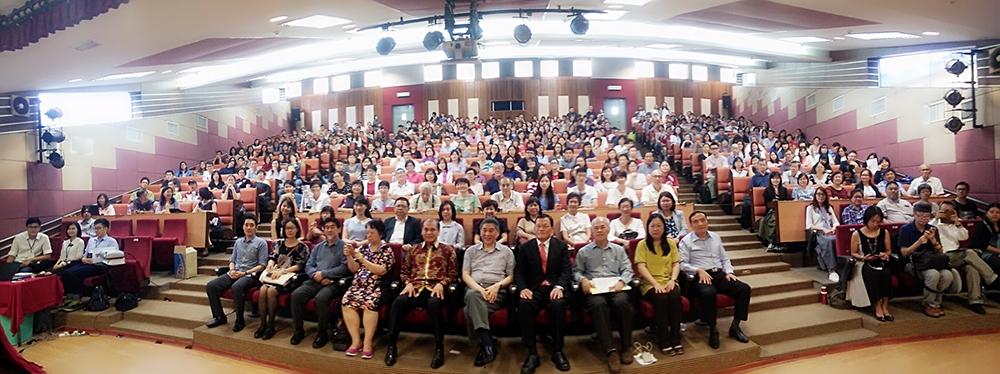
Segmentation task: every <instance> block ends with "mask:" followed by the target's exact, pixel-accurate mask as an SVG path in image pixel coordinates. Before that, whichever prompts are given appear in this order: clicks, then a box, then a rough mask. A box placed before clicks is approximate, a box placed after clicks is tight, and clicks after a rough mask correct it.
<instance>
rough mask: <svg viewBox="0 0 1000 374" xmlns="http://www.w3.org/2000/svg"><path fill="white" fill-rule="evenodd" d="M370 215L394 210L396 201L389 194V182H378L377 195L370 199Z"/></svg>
mask: <svg viewBox="0 0 1000 374" xmlns="http://www.w3.org/2000/svg"><path fill="white" fill-rule="evenodd" d="M371 201H372V213H385V212H387V211H388V210H389V208H392V209H395V204H396V200H393V198H392V195H390V194H389V182H386V181H381V182H378V195H375V196H373V197H372V200H371Z"/></svg>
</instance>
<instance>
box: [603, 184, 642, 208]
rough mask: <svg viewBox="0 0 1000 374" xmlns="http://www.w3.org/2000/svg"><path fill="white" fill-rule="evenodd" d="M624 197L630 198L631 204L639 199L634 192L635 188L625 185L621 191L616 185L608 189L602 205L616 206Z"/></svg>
mask: <svg viewBox="0 0 1000 374" xmlns="http://www.w3.org/2000/svg"><path fill="white" fill-rule="evenodd" d="M626 197H627V198H629V199H631V200H632V203H633V204H634V203H635V202H637V201H639V197H638V194H636V193H635V190H633V189H631V188H628V187H625V192H622V191H619V190H618V187H617V186H615V188H612V189H610V190H608V196H607V198H606V199H605V201H604V205H606V206H608V207H617V206H618V202H619V201H621V200H622V199H624V198H626Z"/></svg>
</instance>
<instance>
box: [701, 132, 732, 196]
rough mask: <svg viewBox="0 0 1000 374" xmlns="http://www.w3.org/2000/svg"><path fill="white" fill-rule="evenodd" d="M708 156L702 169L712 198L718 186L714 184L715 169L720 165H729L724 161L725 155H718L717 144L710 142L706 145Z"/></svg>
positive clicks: (716, 192)
mask: <svg viewBox="0 0 1000 374" xmlns="http://www.w3.org/2000/svg"><path fill="white" fill-rule="evenodd" d="M708 150H709V153H710V154H709V156H708V157H706V158H705V170H704V171H703V173H704V175H705V180H706V181H707V184H708V192H709V195H711V196H712V198H713V199H714V198H715V196H716V195H717V194H718V186H717V185H716V176H715V170H716V169H718V168H721V167H729V163H728V162H727V161H726V158H725V157H722V156H720V155H719V144H718V143H712V144H711V145H709V146H708Z"/></svg>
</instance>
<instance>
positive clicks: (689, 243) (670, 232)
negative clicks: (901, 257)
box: [207, 192, 751, 373]
mask: <svg viewBox="0 0 1000 374" xmlns="http://www.w3.org/2000/svg"><path fill="white" fill-rule="evenodd" d="M663 196H664V198H663V202H662V205H669V207H666V209H667V210H666V211H659V210H657V211H654V212H653V213H652V214H651V215H650V217H649V218H648V219H647V220H646V222H645V225H643V224H642V222H640V221H639V220H638V219H636V218H634V217H632V216H631V214H630V213H631V204H632V201H631V200H630V199H627V198H626V199H623V200H621V201H620V202H619V205H620V206H621V208H622V209H621V210H622V213H624V214H623V216H622V217H628V218H627V219H626V220H625V221H627V222H626V223H624V224H623V223H621V221H619V220H620V218H618V219H616V220H615V221H617V222H618V227H617V228H616V225H615V224H613V223H612V222H611V221H610V220H608V219H607V218H606V217H596V218H594V219H593V220H591V219H590V218H589V217H588V216H587V215H586V214H583V217H579V214H580V213H578V212H577V211H576V207H577V206H578V205H579V203H580V201H581V196H580V195H578V194H576V193H570V194H569V195H568V197H567V203H568V206H569V207H570V208H569V210H568V211H567V213H565V214H564V215H562V216H561V218H559V219H558V220H557V219H556V218H555V217H554V216H551V215H548V214H546V213H544V212H543V211H542V210H541V209H540V207H539V204H538V202H537V200H534V199H532V200H530V202H529V208H527V209H526V211H525V218H523V219H522V220H521V221H522V222H525V223H523V224H522V222H519V224H518V229H517V230H518V238H519V239H518V240H516V241H512V243H518V244H516V245H513V244H512V245H508V243H507V242H505V241H502V240H501V234H502V233H503V232H504V231H506V227H507V225H506V224H505V223H502V222H501V221H500V220H498V219H497V218H495V217H490V216H487V217H485V218H484V219H483V220H482V221H481V222H479V224H478V225H477V227H476V231H475V232H476V239H477V240H476V243H475V244H474V245H472V246H469V247H468V248H464V240H458V241H457V242H456V241H455V236H454V233H453V232H452V231H453V230H454V229H453V227H454V212H455V211H456V208H455V205H454V203H452V202H451V201H445V202H443V203H442V205H441V206H440V207H439V208H438V219H425V220H422V221H421V220H419V219H417V218H416V217H414V216H412V215H410V209H409V208H410V203H411V202H410V200H409V199H407V198H406V197H398V198H396V200H395V204H394V211H393V213H394V215H393V216H392V217H390V218H388V219H386V220H385V221H382V220H379V219H373V218H371V215H370V210H369V208H368V202H367V200H366V199H365V198H359V199H358V201H356V202H355V205H354V210H353V216H352V217H351V218H350V219H347V220H345V221H344V222H343V224H341V223H340V222H339V221H338V220H337V219H336V218H335V217H334V216H333V215H330V216H326V217H324V218H322V219H321V221H320V225H321V226H320V227H321V228H322V232H323V234H322V241H321V242H319V243H318V244H317V245H316V246H315V247H313V248H312V249H311V250H310V249H309V248H307V247H305V245H304V244H303V241H302V240H303V239H302V238H303V229H304V228H302V227H300V223H299V220H298V219H296V218H295V216H294V215H289V216H285V217H284V218H283V220H282V221H280V222H279V223H278V224H279V226H278V227H281V228H282V229H281V230H280V231H281V234H280V237H279V239H277V240H276V241H275V242H274V243H275V245H274V249H273V250H272V251H271V252H270V253H269V252H268V245H267V242H266V241H265V240H264V239H262V238H259V237H257V236H256V232H257V220H256V219H255V218H253V217H248V218H247V219H246V221H245V222H244V227H243V232H244V233H245V235H246V236H245V237H244V238H240V239H238V240H237V241H236V244H235V246H234V247H233V253H232V257H231V259H230V264H229V267H228V269H226V270H227V271H226V272H225V273H224V274H222V275H220V276H219V277H218V278H217V279H215V280H213V281H211V282H210V283H209V284H208V287H207V294H208V297H209V300H210V303H211V309H212V315H213V319H212V320H211V321H209V322H208V324H207V326H208V327H216V326H220V325H224V324H227V323H228V320H227V317H226V314H225V312H224V310H223V309H222V303H221V299H220V297H221V295H222V294H223V293H224V292H225V291H226V290H227V289H232V295H233V300H234V309H235V316H236V321H235V323H234V324H233V327H232V328H233V331H236V332H238V331H241V330H243V329H244V328H245V327H246V321H245V319H244V317H243V315H244V301H245V300H244V295H245V294H246V291H247V290H250V289H252V288H253V287H258V286H259V287H261V289H260V298H259V309H260V311H261V322H260V325H259V327H258V329H257V330H256V331H255V332H254V337H255V338H260V339H265V340H266V339H270V338H272V337H273V336H274V335H275V323H274V320H275V316H276V311H277V306H278V304H277V303H278V296H279V295H281V294H291V298H290V300H291V310H292V319H293V326H294V329H295V331H294V332H293V335H292V338H291V343H292V344H294V345H297V344H299V343H301V342H302V340H303V339H304V338H305V331H304V328H303V322H302V320H303V318H304V315H305V309H304V306H305V305H306V303H307V302H308V301H309V300H310V299H314V298H315V299H316V313H317V317H318V321H319V326H318V332H317V336H316V338H315V340H314V342H313V347H314V348H320V347H323V346H324V345H326V344H327V343H328V341H329V340H330V335H331V330H332V327H331V319H332V318H331V317H333V316H334V315H336V313H334V311H331V310H329V306H330V305H331V303H332V302H334V301H337V300H339V301H340V305H341V310H340V313H339V315H340V316H341V318H342V321H343V326H344V327H343V328H344V329H346V330H347V333H348V334H349V335H350V337H351V343H350V346H349V347H348V348H347V350H346V354H347V355H348V356H356V355H360V356H361V357H362V358H365V359H370V358H372V357H373V356H374V342H373V341H374V340H373V339H374V334H375V332H376V330H377V325H378V323H379V310H380V309H381V308H383V307H386V308H388V311H389V314H388V316H389V317H388V321H387V323H388V330H389V336H388V339H387V345H388V346H387V348H386V354H385V363H386V365H388V366H393V365H394V364H395V363H396V361H397V359H398V357H399V354H400V352H399V350H398V348H397V346H396V342H397V341H398V337H399V334H400V331H401V330H402V329H403V326H402V321H403V318H404V317H405V315H406V313H407V312H408V311H410V310H412V309H413V308H417V307H419V308H422V309H424V310H426V311H427V313H428V314H429V316H430V322H431V325H432V326H431V330H432V331H433V334H434V337H435V349H434V354H433V356H432V360H431V367H432V368H438V367H440V366H441V365H443V363H444V358H445V355H444V326H443V323H444V322H443V321H444V310H445V308H444V307H445V301H446V298H449V297H454V298H462V300H463V301H464V304H465V307H464V313H465V315H466V319H467V320H468V325H469V326H468V327H469V331H470V334H471V337H472V338H473V339H474V340H476V341H477V342H478V344H479V346H480V350H479V352H478V354H477V356H476V360H475V364H476V366H484V365H487V364H489V363H490V362H492V361H493V360H494V359H495V358H496V355H497V347H496V344H497V343H496V340H495V339H494V337H493V334H492V333H491V330H490V324H489V314H490V313H492V312H495V311H496V310H498V309H499V308H503V307H506V306H508V305H511V304H510V303H509V302H508V301H507V300H509V299H510V298H515V299H516V300H517V301H516V302H515V303H513V305H516V313H517V316H518V317H517V318H518V322H519V325H520V331H521V335H522V343H523V344H524V347H525V349H526V351H527V356H526V358H525V360H524V363H523V365H522V372H525V373H531V372H534V370H535V369H536V368H537V367H538V366H539V365H540V358H539V355H538V352H537V348H536V344H535V339H536V333H537V331H536V328H535V317H536V315H537V313H538V312H539V311H540V310H543V309H544V310H547V313H548V315H550V316H564V315H565V311H566V310H567V309H568V308H569V304H568V301H567V299H568V298H570V297H573V295H572V292H573V290H574V287H573V286H574V285H577V286H578V288H579V289H580V290H581V292H582V295H583V296H582V297H585V299H586V303H585V304H586V309H587V311H588V312H589V313H591V316H592V317H593V321H594V328H595V330H596V331H597V336H598V340H599V342H600V344H601V347H602V349H603V351H604V352H605V353H606V354H607V364H608V367H609V370H611V371H612V372H618V371H619V370H620V368H621V365H623V364H625V365H627V364H630V363H631V362H632V355H631V354H629V353H627V350H629V349H631V348H630V347H631V335H632V320H633V314H634V309H633V304H632V301H631V299H630V298H629V293H628V292H626V290H627V289H629V288H630V287H631V286H630V285H631V284H632V283H633V282H632V281H633V279H638V285H639V293H640V295H642V297H644V298H646V299H647V300H649V301H650V302H651V303H652V304H653V306H654V310H655V317H654V320H653V321H652V324H653V325H654V326H655V335H656V337H657V343H658V345H659V347H660V349H661V351H662V352H663V353H665V354H669V355H680V354H683V353H684V346H683V344H682V343H681V339H680V333H681V330H680V322H681V302H680V295H681V293H680V292H681V291H680V286H679V280H680V278H681V277H682V274H681V272H683V273H684V274H687V275H689V276H691V277H693V281H692V282H694V283H695V284H693V285H691V287H690V289H689V291H688V297H691V298H694V299H696V300H698V301H699V302H700V303H701V305H702V315H701V320H702V322H704V323H705V324H707V325H708V326H709V344H710V345H711V346H712V347H713V348H718V347H719V344H720V342H719V332H718V330H717V328H716V327H715V323H714V322H715V320H716V308H715V302H716V294H718V293H721V294H726V295H730V296H732V297H733V298H734V299H735V300H736V306H735V308H736V310H735V315H734V319H733V323H732V325H731V326H730V328H729V330H728V334H729V336H731V337H733V338H734V339H736V340H738V341H741V342H747V341H749V340H748V338H747V336H746V335H745V334H744V333H743V332H742V329H741V327H740V323H741V322H742V321H745V320H746V319H747V314H748V308H749V301H750V292H751V290H750V286H748V285H746V284H745V283H743V282H740V281H739V279H738V278H737V277H736V276H735V274H734V269H733V266H732V264H731V262H730V261H729V259H728V257H727V255H726V252H725V249H724V247H723V244H722V240H721V238H720V237H719V236H718V235H717V234H715V233H712V232H711V231H709V230H708V226H709V224H708V216H707V214H705V213H703V212H698V211H696V212H694V213H692V214H691V215H690V216H689V217H686V218H687V219H688V220H689V221H690V229H688V228H687V227H686V226H682V227H684V229H683V230H684V231H683V232H681V231H679V229H678V225H677V224H676V222H677V221H676V219H677V214H678V212H676V211H673V210H672V204H673V203H672V201H673V197H672V195H670V194H669V193H666V192H665V193H664V194H663ZM287 201H289V202H291V198H288V200H287ZM280 205H281V204H279V206H280ZM289 205H293V204H291V203H290V204H289ZM491 205H494V204H491ZM293 212H294V211H293ZM331 213H332V211H331ZM680 218H681V221H683V220H684V218H685V217H680ZM575 220H578V221H575ZM668 220H669V221H672V223H668ZM557 225H558V227H560V233H556V232H555V230H554V229H555V228H556V227H557ZM342 226H343V227H342ZM528 226H530V228H528ZM623 227H627V228H625V229H624V230H623ZM457 230H458V232H461V230H463V229H462V228H461V225H459V226H458V228H457ZM632 230H635V231H632ZM615 231H631V232H632V233H633V234H631V235H627V236H626V237H628V238H630V239H623V238H622V237H621V236H619V237H614V236H611V235H612V233H613V232H615ZM679 234H682V235H679ZM640 235H641V236H640ZM629 240H636V241H637V245H636V249H635V255H634V263H635V267H634V268H635V269H636V271H635V272H633V260H632V259H630V258H629V255H628V254H627V252H626V251H625V247H624V246H622V245H620V244H618V243H625V245H628V242H629ZM390 243H394V244H399V245H401V246H402V257H401V258H396V257H395V256H394V254H393V251H392V249H390V246H389V245H390ZM573 244H585V245H584V246H583V247H582V248H580V249H579V251H578V252H577V253H576V254H575V259H576V261H575V266H571V262H570V255H571V252H573V251H574V249H573V248H574V246H573ZM458 252H462V254H463V256H462V258H463V261H462V263H458V262H457V258H458ZM394 262H401V264H400V266H399V268H400V270H399V274H398V276H399V281H400V282H401V284H402V288H401V289H399V290H393V289H391V288H388V287H386V286H385V282H384V281H385V280H387V279H388V278H387V277H390V276H391V275H392V274H390V270H391V269H392V268H393V264H394ZM262 272H263V273H264V274H266V275H264V277H261V276H260V273H262ZM291 273H295V274H303V275H304V278H306V279H305V280H304V281H303V282H301V284H299V283H285V284H278V285H276V284H275V283H273V282H269V281H268V280H273V279H278V278H280V277H281V276H282V275H285V274H291ZM262 283H263V284H262ZM455 283H460V284H462V285H464V288H465V294H464V295H453V294H450V293H449V292H448V291H447V290H449V286H451V285H452V284H455ZM511 286H513V287H511ZM390 292H391V293H392V294H389V293H390ZM511 312H514V311H511ZM551 323H552V338H553V352H552V357H551V359H552V362H553V364H554V366H555V367H556V368H557V369H559V370H562V371H567V370H569V369H570V364H569V361H568V360H567V358H566V356H565V355H564V354H563V352H562V344H563V340H564V339H563V337H564V334H565V331H566V321H565V320H564V319H563V318H552V319H551ZM362 326H363V329H362ZM615 329H617V330H618V333H619V339H618V340H617V341H614V339H612V331H613V330H615ZM362 330H363V335H362V332H361V331H362ZM622 352H625V353H622Z"/></svg>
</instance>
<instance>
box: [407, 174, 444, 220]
mask: <svg viewBox="0 0 1000 374" xmlns="http://www.w3.org/2000/svg"><path fill="white" fill-rule="evenodd" d="M419 189H420V193H418V194H416V195H413V197H411V198H410V206H412V207H413V211H414V212H416V213H424V212H437V210H438V208H440V207H441V197H440V196H438V195H437V194H435V193H434V186H433V185H431V183H430V182H423V183H421V184H420V188H419Z"/></svg>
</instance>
